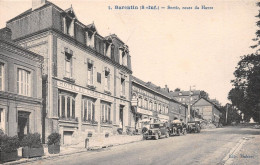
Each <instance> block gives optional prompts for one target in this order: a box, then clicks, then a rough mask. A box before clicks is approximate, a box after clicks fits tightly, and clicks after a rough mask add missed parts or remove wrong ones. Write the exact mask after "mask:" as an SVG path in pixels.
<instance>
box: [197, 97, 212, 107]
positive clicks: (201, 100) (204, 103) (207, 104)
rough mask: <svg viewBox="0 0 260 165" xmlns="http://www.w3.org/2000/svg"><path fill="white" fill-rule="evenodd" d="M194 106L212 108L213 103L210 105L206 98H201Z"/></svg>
mask: <svg viewBox="0 0 260 165" xmlns="http://www.w3.org/2000/svg"><path fill="white" fill-rule="evenodd" d="M194 106H212V104H211V103H209V102H208V101H207V100H205V99H204V98H201V99H200V100H198V101H197V102H196V103H194Z"/></svg>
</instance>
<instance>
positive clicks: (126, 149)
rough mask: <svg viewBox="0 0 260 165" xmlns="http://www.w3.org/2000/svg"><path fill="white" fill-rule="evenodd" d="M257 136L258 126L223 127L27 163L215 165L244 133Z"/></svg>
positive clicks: (244, 135)
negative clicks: (252, 127) (254, 127)
mask: <svg viewBox="0 0 260 165" xmlns="http://www.w3.org/2000/svg"><path fill="white" fill-rule="evenodd" d="M256 135H257V136H259V135H260V130H259V129H258V130H257V129H250V128H237V127H226V128H217V129H211V130H205V131H203V130H202V132H201V133H200V134H188V135H186V136H175V137H170V138H164V139H159V140H145V141H140V142H135V143H131V144H126V145H121V146H115V147H111V148H107V149H102V150H99V151H90V152H85V153H78V154H73V155H69V156H62V157H55V158H51V159H45V160H39V161H37V162H31V163H27V164H35V165H36V164H37V165H39V164H44V165H45V164H55V165H65V164H66V165H67V164H72V165H76V164H84V165H85V164H90V165H96V164H102V165H103V164H105V165H124V164H125V165H128V164H129V165H135V164H140V165H141V164H142V165H143V164H160V165H175V164H176V165H185V164H187V165H190V164H194V165H196V164H199V165H204V164H205V165H215V164H222V160H223V159H224V158H225V157H226V155H228V154H229V152H230V151H231V150H232V148H234V147H235V146H236V145H237V144H238V142H239V141H240V140H241V138H243V137H247V138H250V137H253V136H256Z"/></svg>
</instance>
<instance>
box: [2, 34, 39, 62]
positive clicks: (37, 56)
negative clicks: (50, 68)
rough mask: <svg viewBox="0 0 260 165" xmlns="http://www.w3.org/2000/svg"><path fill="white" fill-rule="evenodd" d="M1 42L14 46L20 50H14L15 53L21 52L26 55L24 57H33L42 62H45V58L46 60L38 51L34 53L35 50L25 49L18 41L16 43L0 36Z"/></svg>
mask: <svg viewBox="0 0 260 165" xmlns="http://www.w3.org/2000/svg"><path fill="white" fill-rule="evenodd" d="M0 43H2V44H6V45H7V46H8V47H9V46H10V47H12V48H14V49H16V50H18V51H15V52H14V53H16V54H20V55H21V56H24V57H26V58H30V59H33V60H35V61H38V62H40V63H43V60H44V58H43V56H41V55H39V54H36V53H34V52H31V51H29V50H27V49H25V48H23V47H21V46H19V45H17V44H16V43H14V42H12V41H8V40H6V39H2V38H0ZM2 44H0V46H2ZM3 48H4V47H3ZM1 49H2V48H1Z"/></svg>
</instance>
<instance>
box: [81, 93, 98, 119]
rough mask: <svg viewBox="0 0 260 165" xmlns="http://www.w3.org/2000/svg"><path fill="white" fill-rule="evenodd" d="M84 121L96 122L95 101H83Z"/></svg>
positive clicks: (88, 99)
mask: <svg viewBox="0 0 260 165" xmlns="http://www.w3.org/2000/svg"><path fill="white" fill-rule="evenodd" d="M82 102H83V121H89V122H91V121H92V122H93V121H95V103H94V99H90V98H87V99H83V100H82Z"/></svg>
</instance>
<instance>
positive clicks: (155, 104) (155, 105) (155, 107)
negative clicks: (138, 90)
mask: <svg viewBox="0 0 260 165" xmlns="http://www.w3.org/2000/svg"><path fill="white" fill-rule="evenodd" d="M153 108H154V110H155V111H157V103H156V102H154V107H153Z"/></svg>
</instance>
